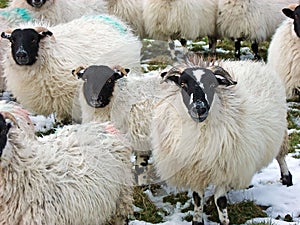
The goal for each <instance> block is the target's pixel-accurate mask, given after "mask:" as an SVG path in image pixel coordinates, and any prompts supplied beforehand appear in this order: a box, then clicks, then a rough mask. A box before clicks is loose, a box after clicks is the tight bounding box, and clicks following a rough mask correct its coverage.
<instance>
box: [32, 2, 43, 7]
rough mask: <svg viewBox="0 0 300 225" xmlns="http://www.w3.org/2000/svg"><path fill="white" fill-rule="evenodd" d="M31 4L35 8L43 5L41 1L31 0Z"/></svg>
mask: <svg viewBox="0 0 300 225" xmlns="http://www.w3.org/2000/svg"><path fill="white" fill-rule="evenodd" d="M32 6H33V7H35V8H41V7H42V6H43V2H33V3H32Z"/></svg>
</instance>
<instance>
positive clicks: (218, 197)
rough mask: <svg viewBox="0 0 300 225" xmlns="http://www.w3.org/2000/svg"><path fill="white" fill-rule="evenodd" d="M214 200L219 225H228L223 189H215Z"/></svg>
mask: <svg viewBox="0 0 300 225" xmlns="http://www.w3.org/2000/svg"><path fill="white" fill-rule="evenodd" d="M214 198H215V204H216V206H217V209H218V214H219V220H220V222H221V224H223V225H228V224H229V218H228V213H227V198H226V191H225V189H224V188H221V187H217V188H216V192H215V195H214Z"/></svg>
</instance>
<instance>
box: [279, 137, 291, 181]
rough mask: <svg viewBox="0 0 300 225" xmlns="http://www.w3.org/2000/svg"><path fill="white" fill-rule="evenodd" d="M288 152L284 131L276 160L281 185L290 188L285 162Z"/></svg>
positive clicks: (288, 173) (289, 178) (289, 175)
mask: <svg viewBox="0 0 300 225" xmlns="http://www.w3.org/2000/svg"><path fill="white" fill-rule="evenodd" d="M288 151H289V150H288V134H287V131H286V132H285V136H284V139H283V142H282V144H281V147H280V152H279V153H278V155H277V156H276V160H277V162H278V164H279V167H280V172H281V182H282V184H283V185H286V186H292V185H293V179H292V174H291V173H290V171H289V168H288V166H287V163H286V161H285V156H286V155H287V154H288Z"/></svg>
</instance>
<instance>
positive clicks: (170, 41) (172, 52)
mask: <svg viewBox="0 0 300 225" xmlns="http://www.w3.org/2000/svg"><path fill="white" fill-rule="evenodd" d="M168 44H169V49H170V53H171V58H172V59H176V55H175V43H174V41H173V40H172V39H171V38H169V39H168Z"/></svg>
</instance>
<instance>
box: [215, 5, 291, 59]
mask: <svg viewBox="0 0 300 225" xmlns="http://www.w3.org/2000/svg"><path fill="white" fill-rule="evenodd" d="M218 2H219V4H218V14H217V32H218V36H219V37H221V38H223V37H227V38H232V39H234V40H236V42H235V54H236V57H237V58H240V47H241V40H243V39H246V40H249V41H252V46H251V47H252V50H253V52H254V57H255V58H256V59H260V56H259V54H258V43H259V42H262V41H266V40H267V39H268V38H270V37H271V36H272V35H273V34H274V32H275V30H276V28H277V27H278V26H279V24H280V23H281V22H282V21H283V20H284V15H283V14H282V13H280V12H281V9H282V8H283V7H285V6H286V5H288V4H291V3H295V2H296V0H264V1H260V0H251V1H249V0H218Z"/></svg>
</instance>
